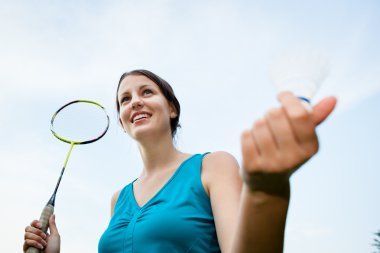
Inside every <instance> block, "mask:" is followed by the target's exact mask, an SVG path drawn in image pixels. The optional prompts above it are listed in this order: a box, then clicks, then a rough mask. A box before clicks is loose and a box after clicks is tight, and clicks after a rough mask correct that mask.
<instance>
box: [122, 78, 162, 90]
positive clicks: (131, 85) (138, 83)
mask: <svg viewBox="0 0 380 253" xmlns="http://www.w3.org/2000/svg"><path fill="white" fill-rule="evenodd" d="M142 86H155V87H157V88H158V86H157V84H156V83H155V82H153V81H152V80H150V79H149V78H148V77H146V76H144V75H129V76H127V77H125V78H124V79H123V81H121V83H120V87H119V93H120V92H128V91H129V90H133V89H138V88H140V87H142Z"/></svg>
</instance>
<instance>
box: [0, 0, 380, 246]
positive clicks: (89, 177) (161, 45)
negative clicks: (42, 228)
mask: <svg viewBox="0 0 380 253" xmlns="http://www.w3.org/2000/svg"><path fill="white" fill-rule="evenodd" d="M378 13H380V3H379V1H377V0H372V1H360V2H359V1H343V0H339V1H326V0H322V1H308V2H306V1H286V2H284V1H282V2H281V1H232V0H231V1H207V2H206V1H191V2H189V1H170V0H165V1H118V0H115V1H107V2H106V1H104V2H103V1H102V2H101V1H39V2H38V3H36V2H33V3H32V2H31V1H25V0H20V1H5V0H0V87H1V92H0V115H1V118H2V123H1V131H0V138H1V140H2V141H1V143H0V159H1V161H2V166H1V168H0V194H1V195H0V198H1V202H2V203H3V207H2V209H1V211H0V212H1V214H2V217H4V219H3V220H4V221H3V222H4V223H5V226H4V228H5V229H3V230H2V232H0V237H1V238H2V241H4V242H7V243H6V244H5V243H2V245H0V251H1V252H18V251H20V249H21V245H22V240H23V229H24V227H25V226H26V224H28V222H29V221H30V220H32V219H34V218H36V217H38V216H39V214H40V211H41V209H42V208H43V205H44V204H45V203H46V201H47V200H48V198H49V197H50V194H51V192H52V190H53V189H54V185H55V183H56V180H57V177H58V175H59V172H60V170H61V166H62V164H63V161H64V158H65V155H66V152H67V150H68V148H69V147H68V145H66V144H63V143H60V142H59V141H57V140H56V139H55V138H54V137H53V136H52V135H51V134H50V130H49V124H50V122H49V121H50V117H51V115H52V114H53V113H54V111H55V110H56V109H58V108H59V107H60V106H61V105H63V104H64V103H66V102H68V101H70V100H74V99H79V98H82V99H93V100H96V101H98V102H100V103H102V104H104V105H105V106H106V108H107V109H108V111H109V114H110V116H111V127H110V130H109V133H107V135H106V136H105V137H104V139H102V140H101V141H99V142H97V143H96V144H92V145H88V146H82V147H75V148H74V150H73V153H72V157H71V159H70V161H69V164H68V166H67V171H66V174H65V176H64V178H63V181H62V185H61V188H60V191H59V193H58V197H57V202H56V215H57V223H58V226H59V228H60V232H61V234H62V238H63V246H62V249H63V252H73V253H76V252H78V253H79V252H96V250H97V242H98V239H99V237H100V235H101V233H102V232H103V231H104V229H105V228H106V226H107V224H108V220H109V202H110V198H111V195H112V193H113V192H115V191H116V190H118V189H120V188H121V187H123V186H125V185H126V184H127V183H129V182H130V181H131V180H132V179H134V178H135V177H136V176H138V174H139V171H140V168H141V161H140V160H139V156H138V151H137V150H136V147H135V144H134V143H133V142H132V141H131V140H130V139H129V138H128V137H127V136H126V135H125V134H124V133H123V132H122V130H121V129H120V128H119V127H118V125H117V124H116V115H115V112H114V111H115V106H114V95H115V94H114V93H115V88H116V85H117V81H118V79H119V77H120V75H121V73H123V72H124V71H127V70H131V69H134V68H146V69H150V70H152V71H154V72H156V73H157V74H159V75H161V76H162V77H163V78H165V79H166V80H167V81H169V82H170V83H171V84H172V85H173V87H174V89H175V91H176V94H177V96H178V98H179V100H180V102H181V106H182V117H181V124H182V126H183V127H182V129H181V130H180V132H179V135H178V138H177V143H178V147H179V149H181V150H183V151H185V152H190V153H194V152H197V153H201V152H206V151H216V150H225V151H228V152H230V153H232V154H233V155H234V156H235V157H236V158H237V160H238V161H239V162H240V158H241V155H240V144H239V137H240V133H241V131H242V130H243V129H245V128H247V127H249V126H251V124H252V123H253V122H254V120H255V119H257V118H259V117H260V116H261V115H262V114H263V113H264V112H265V111H266V110H267V109H269V108H270V107H272V106H276V105H277V102H276V101H275V96H276V94H275V89H274V88H273V86H272V84H271V82H270V78H269V75H268V68H269V64H270V63H271V62H272V60H273V58H274V57H276V55H277V54H278V53H280V52H282V51H283V50H287V49H297V48H305V47H311V48H316V49H318V50H321V51H324V52H325V53H326V54H327V55H328V56H329V57H330V61H331V73H330V75H329V77H328V78H327V79H326V81H325V82H324V83H323V86H322V87H321V89H320V91H319V92H318V94H317V95H316V98H315V101H317V100H318V99H320V98H321V97H323V96H326V95H331V94H334V95H336V96H337V97H338V100H339V101H338V107H337V110H336V111H335V112H334V114H333V115H332V116H331V118H330V119H329V120H328V121H327V122H326V123H325V124H323V125H322V126H320V127H319V129H318V133H319V136H320V140H321V149H320V152H319V153H318V154H317V155H316V156H315V157H314V158H313V159H312V160H311V161H309V162H308V163H307V164H306V165H305V166H304V167H303V168H302V169H301V170H300V171H299V172H297V173H296V174H295V175H294V176H293V178H292V190H293V192H292V200H291V206H290V210H289V218H288V226H287V231H286V232H287V233H286V242H285V252H289V253H290V252H292V253H301V252H345V253H356V252H371V251H373V247H372V246H371V243H372V240H373V233H374V232H376V231H377V230H379V229H380V218H379V215H378V214H379V213H380V205H379V204H378V201H377V199H378V198H379V197H378V196H380V187H379V184H378V181H379V178H380V172H379V169H378V166H377V162H378V157H379V156H380V149H379V147H378V143H379V141H380V134H379V132H378V129H380V119H379V115H380V114H379V108H380V102H379V101H380V81H379V80H378V75H379V74H378V73H380V49H379V47H378V45H379V44H380V34H379V31H378V30H379V27H380V18H379V15H378Z"/></svg>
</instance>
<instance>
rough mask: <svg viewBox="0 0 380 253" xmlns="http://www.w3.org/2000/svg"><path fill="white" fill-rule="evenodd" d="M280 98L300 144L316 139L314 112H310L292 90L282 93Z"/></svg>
mask: <svg viewBox="0 0 380 253" xmlns="http://www.w3.org/2000/svg"><path fill="white" fill-rule="evenodd" d="M278 99H279V100H280V102H281V104H282V105H283V107H284V110H285V111H286V115H287V117H288V120H289V123H290V125H291V127H292V129H293V133H294V135H295V138H296V139H297V141H298V142H299V143H300V144H303V143H307V142H310V141H314V140H315V138H316V133H315V124H314V121H313V118H312V113H310V112H308V111H307V109H306V108H305V107H304V106H303V105H302V104H301V102H300V100H299V99H298V98H297V97H296V96H294V95H293V94H292V93H290V92H282V93H280V94H279V96H278Z"/></svg>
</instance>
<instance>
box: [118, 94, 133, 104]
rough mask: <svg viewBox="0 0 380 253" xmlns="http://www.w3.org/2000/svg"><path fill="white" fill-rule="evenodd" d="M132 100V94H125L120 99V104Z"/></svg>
mask: <svg viewBox="0 0 380 253" xmlns="http://www.w3.org/2000/svg"><path fill="white" fill-rule="evenodd" d="M129 100H131V98H130V96H124V97H122V98H121V99H120V104H123V103H127V102H129Z"/></svg>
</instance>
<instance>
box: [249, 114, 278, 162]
mask: <svg viewBox="0 0 380 253" xmlns="http://www.w3.org/2000/svg"><path fill="white" fill-rule="evenodd" d="M252 135H253V138H254V140H255V143H256V145H257V149H258V151H259V154H260V158H261V159H266V158H270V157H273V156H274V155H275V153H276V151H277V146H276V142H275V140H274V137H273V135H272V133H271V131H270V128H269V126H268V124H267V122H266V120H265V119H259V120H257V121H256V122H255V124H254V126H253V129H252Z"/></svg>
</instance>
